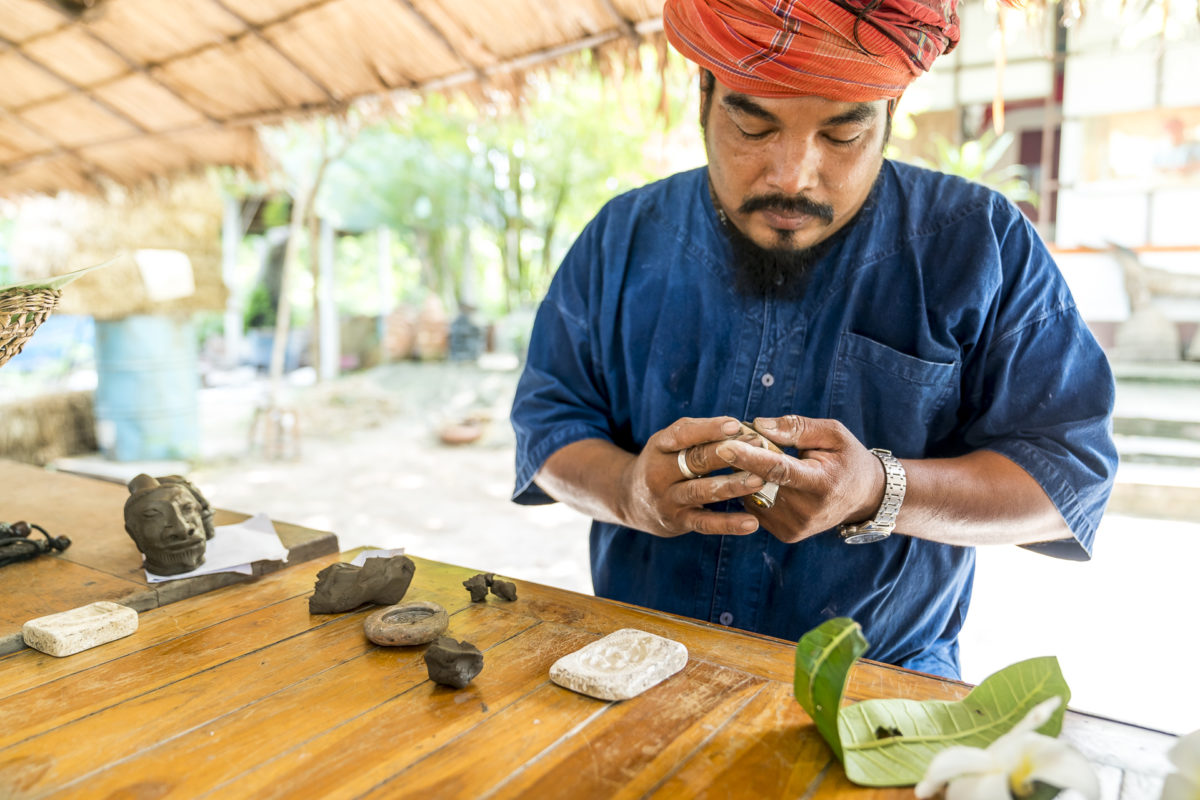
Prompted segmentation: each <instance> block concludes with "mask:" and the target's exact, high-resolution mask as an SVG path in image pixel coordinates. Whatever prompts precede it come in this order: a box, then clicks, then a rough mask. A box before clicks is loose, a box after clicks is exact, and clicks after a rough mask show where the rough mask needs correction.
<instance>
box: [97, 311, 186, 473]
mask: <svg viewBox="0 0 1200 800" xmlns="http://www.w3.org/2000/svg"><path fill="white" fill-rule="evenodd" d="M196 361H197V346H196V332H195V330H194V328H193V326H192V323H191V321H190V320H183V319H174V318H171V317H155V316H132V317H125V318H124V319H119V320H111V321H99V320H98V321H97V322H96V440H97V442H98V443H99V445H100V451H101V452H102V453H103V454H104V455H105V456H106V457H107V458H110V459H114V460H116V461H158V460H175V459H183V460H187V459H191V458H194V457H195V456H196V455H197V453H198V452H199V442H200V435H199V430H200V422H199V417H200V415H199V410H198V405H199V392H200V373H199V370H198V368H197V363H196Z"/></svg>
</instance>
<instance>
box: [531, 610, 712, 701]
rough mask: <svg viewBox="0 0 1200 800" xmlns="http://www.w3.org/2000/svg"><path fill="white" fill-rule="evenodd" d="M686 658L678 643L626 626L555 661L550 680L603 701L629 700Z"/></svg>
mask: <svg viewBox="0 0 1200 800" xmlns="http://www.w3.org/2000/svg"><path fill="white" fill-rule="evenodd" d="M687 660H688V652H687V648H686V647H684V646H683V645H682V644H680V643H679V642H675V641H672V640H670V639H664V638H663V637H661V636H655V635H654V634H652V633H646V632H645V631H639V630H634V629H633V628H623V629H621V630H619V631H616V632H614V633H610V634H609V635H608V636H605V637H604V638H603V639H600V640H598V641H595V642H592V643H591V644H589V645H587V646H586V647H581V648H580V649H578V650H576V651H575V652H574V653H569V654H567V655H565V656H563V657H562V658H560V659H559V660H558V661H556V662H554V666H552V667H550V680H552V681H554V682H555V683H557V684H558V685H559V686H562V687H565V688H567V689H570V690H572V691H575V692H579V693H580V694H586V695H588V696H590V697H598V698H600V699H601V700H628V699H629V698H631V697H636V696H637V695H639V694H641V693H642V692H644V691H646V690H647V689H649V688H650V687H651V686H655V685H657V684H658V683H661V682H662V681H663V680H665V679H667V678H669V677H671V676H672V675H674V674H675V673H676V672H679V670H681V669H683V667H684V665H685V664H687Z"/></svg>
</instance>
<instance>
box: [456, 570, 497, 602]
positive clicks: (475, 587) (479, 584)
mask: <svg viewBox="0 0 1200 800" xmlns="http://www.w3.org/2000/svg"><path fill="white" fill-rule="evenodd" d="M463 586H465V587H467V591H468V592H470V593H471V602H472V603H482V602H483V601H484V600H487V593H488V587H489V586H491V581H489V580H488V576H487V575H484V574H483V573H482V572H481V573H479V574H478V575H472V576H471V577H470V578H467V579H466V580H465V581H463Z"/></svg>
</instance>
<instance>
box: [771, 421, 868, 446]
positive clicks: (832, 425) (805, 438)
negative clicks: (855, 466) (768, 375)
mask: <svg viewBox="0 0 1200 800" xmlns="http://www.w3.org/2000/svg"><path fill="white" fill-rule="evenodd" d="M754 427H755V429H757V430H758V431H759V432H760V433H762V434H763V435H764V436H766V437H767V438H768V439H770V440H771V441H773V442H775V443H776V444H779V445H784V446H791V447H795V448H796V449H797V450H819V449H831V448H836V447H840V446H841V445H843V444H844V443H845V442H846V437H847V436H849V435H850V433H849V431H847V430H846V426H845V425H843V424H842V423H840V422H838V421H837V420H833V419H817V418H814V417H802V416H800V415H799V414H787V415H786V416H782V417H756V418H755V419H754Z"/></svg>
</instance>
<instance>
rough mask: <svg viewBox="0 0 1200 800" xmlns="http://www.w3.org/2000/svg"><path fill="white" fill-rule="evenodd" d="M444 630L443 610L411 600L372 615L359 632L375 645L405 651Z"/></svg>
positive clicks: (447, 619)
mask: <svg viewBox="0 0 1200 800" xmlns="http://www.w3.org/2000/svg"><path fill="white" fill-rule="evenodd" d="M448 627H450V616H449V615H448V614H447V613H446V609H444V608H442V607H441V606H439V605H438V604H437V603H430V602H427V601H425V600H414V601H412V602H409V603H400V604H398V605H394V606H388V607H387V608H381V609H379V610H378V611H376V612H374V613H373V614H371V615H370V616H369V617H367V619H366V621H365V622H364V623H363V632H364V633H366V634H367V638H368V639H370V640H371V641H372V642H374V643H375V644H380V645H384V646H385V647H406V646H411V645H414V644H425V643H426V642H432V641H433V640H434V639H436V638H438V637H439V636H441V635H442V634H443V633H445V632H446V628H448Z"/></svg>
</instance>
